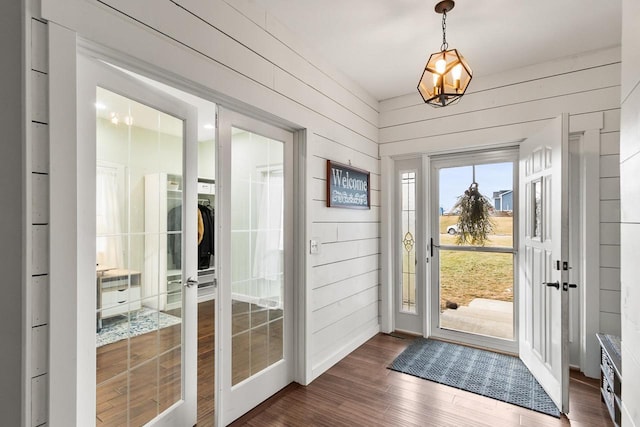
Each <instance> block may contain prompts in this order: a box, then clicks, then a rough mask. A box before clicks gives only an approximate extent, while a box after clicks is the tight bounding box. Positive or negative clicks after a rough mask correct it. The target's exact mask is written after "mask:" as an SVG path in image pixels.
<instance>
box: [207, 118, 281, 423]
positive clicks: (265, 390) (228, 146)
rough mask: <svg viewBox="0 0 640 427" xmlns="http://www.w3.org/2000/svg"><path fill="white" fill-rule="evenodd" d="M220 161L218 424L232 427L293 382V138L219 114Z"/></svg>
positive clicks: (218, 190)
mask: <svg viewBox="0 0 640 427" xmlns="http://www.w3.org/2000/svg"><path fill="white" fill-rule="evenodd" d="M216 158H217V160H218V171H219V173H218V180H217V194H218V197H217V198H216V203H217V211H218V213H217V215H216V218H217V219H218V221H217V233H218V236H220V238H219V239H218V240H217V242H218V244H219V246H218V248H217V249H216V270H217V272H218V280H219V281H218V296H219V298H218V301H217V303H218V304H217V312H218V313H219V314H218V316H219V317H218V319H219V320H220V321H219V322H217V324H218V325H220V331H219V336H218V337H217V339H218V353H217V354H218V355H219V357H218V358H217V360H218V363H219V364H218V369H217V372H218V374H217V375H216V391H217V393H216V395H217V396H218V400H217V402H216V403H217V408H216V418H217V421H218V424H219V425H227V424H229V423H230V422H232V421H233V420H235V419H236V418H238V417H239V416H241V415H243V414H244V413H246V412H247V411H249V410H250V409H252V408H253V407H255V406H256V405H258V404H259V403H261V402H262V401H264V400H266V399H267V398H268V397H270V396H271V395H273V394H274V393H276V392H278V391H279V390H280V389H282V388H283V387H285V386H286V385H288V384H289V383H291V382H292V381H293V368H294V361H293V351H292V349H293V321H292V319H293V315H294V313H293V306H292V301H293V260H294V254H293V251H292V249H293V239H292V231H293V215H292V212H293V209H292V206H293V205H292V203H293V134H292V133H291V132H289V131H286V130H283V129H280V128H277V127H274V126H271V125H268V124H266V123H264V122H261V121H258V120H255V119H252V118H249V117H246V116H244V115H242V114H239V113H236V112H233V111H229V110H227V109H225V108H222V107H219V109H218V153H217V156H216ZM216 334H217V335H218V331H216Z"/></svg>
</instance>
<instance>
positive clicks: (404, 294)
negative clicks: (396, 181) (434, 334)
mask: <svg viewBox="0 0 640 427" xmlns="http://www.w3.org/2000/svg"><path fill="white" fill-rule="evenodd" d="M401 188H402V191H401V201H400V206H401V213H400V217H401V224H402V225H401V227H402V229H401V233H400V236H401V237H402V240H401V242H400V245H401V246H400V251H401V253H402V291H401V298H400V304H401V307H400V311H403V312H407V313H416V262H417V260H416V240H415V235H416V172H413V171H412V172H402V174H401Z"/></svg>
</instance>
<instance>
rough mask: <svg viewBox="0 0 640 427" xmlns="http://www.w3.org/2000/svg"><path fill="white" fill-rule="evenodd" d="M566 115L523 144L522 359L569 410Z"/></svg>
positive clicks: (520, 296)
mask: <svg viewBox="0 0 640 427" xmlns="http://www.w3.org/2000/svg"><path fill="white" fill-rule="evenodd" d="M568 139H569V133H568V117H567V115H563V116H561V117H558V118H556V119H554V120H553V121H552V122H551V123H549V124H548V125H547V126H546V127H545V128H544V129H542V130H541V131H540V132H539V133H537V134H536V135H534V136H531V137H530V138H527V139H526V140H525V141H523V142H522V143H521V144H520V188H521V190H522V191H521V193H520V206H521V210H522V213H523V215H522V216H523V220H522V221H521V222H520V236H521V240H520V242H521V243H520V266H519V269H520V271H519V277H520V288H519V300H520V307H521V309H520V322H519V324H520V334H519V335H520V351H519V352H520V358H521V359H522V361H523V362H524V363H525V364H526V365H527V367H528V368H529V370H530V371H531V373H532V374H533V375H534V376H535V377H536V379H537V380H538V382H539V383H540V385H542V387H543V388H544V389H545V391H546V392H547V393H548V394H549V396H550V397H551V399H552V400H553V401H554V402H555V404H556V405H557V406H558V408H559V409H560V410H561V411H562V412H563V413H567V412H569V348H568V329H569V324H568V319H569V316H568V314H569V305H568V294H569V293H568V286H569V285H568V282H569V280H568V279H569V266H568V260H569V257H568V255H569V251H568V233H569V226H568V218H569V216H568V204H569V197H568V188H569V187H568V163H567V162H568Z"/></svg>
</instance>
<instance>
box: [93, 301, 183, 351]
mask: <svg viewBox="0 0 640 427" xmlns="http://www.w3.org/2000/svg"><path fill="white" fill-rule="evenodd" d="M129 317H130V318H129ZM129 317H127V316H126V315H123V316H115V317H110V318H107V319H103V320H102V329H101V330H100V331H99V332H98V333H97V334H96V347H102V346H103V345H107V344H111V343H114V342H116V341H120V340H123V339H126V338H133V337H137V336H138V335H142V334H146V333H148V332H153V331H155V330H157V329H158V326H159V329H162V328H167V327H169V326H173V325H178V324H180V323H181V322H182V320H181V319H180V318H179V317H176V316H172V315H170V314H167V313H163V312H162V311H156V310H152V309H150V308H146V307H143V308H142V309H140V310H138V311H132V312H131V313H130V314H129Z"/></svg>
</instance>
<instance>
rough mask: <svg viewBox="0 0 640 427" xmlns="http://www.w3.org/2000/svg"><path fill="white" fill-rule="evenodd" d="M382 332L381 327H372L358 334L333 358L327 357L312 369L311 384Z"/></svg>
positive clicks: (332, 356)
mask: <svg viewBox="0 0 640 427" xmlns="http://www.w3.org/2000/svg"><path fill="white" fill-rule="evenodd" d="M379 332H380V325H375V326H371V327H369V328H367V329H365V330H364V331H363V332H361V333H360V334H358V335H357V336H356V337H354V338H353V340H351V342H349V343H348V344H346V345H344V346H342V348H340V349H339V350H337V351H336V352H335V353H333V354H332V355H331V356H329V357H327V358H326V359H325V360H324V361H322V362H320V363H318V364H316V365H315V366H314V367H312V368H311V379H310V381H309V383H311V382H312V381H313V380H315V379H316V378H318V377H319V376H320V375H322V374H323V373H325V372H326V371H327V370H328V369H329V368H331V367H332V366H333V365H335V364H336V363H338V362H339V361H341V360H342V359H344V358H345V357H347V356H348V355H349V353H351V352H352V351H354V350H355V349H356V348H358V347H360V346H361V345H362V344H364V343H365V342H367V341H368V340H370V339H371V338H372V337H374V336H375V335H376V334H378V333H379Z"/></svg>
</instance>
